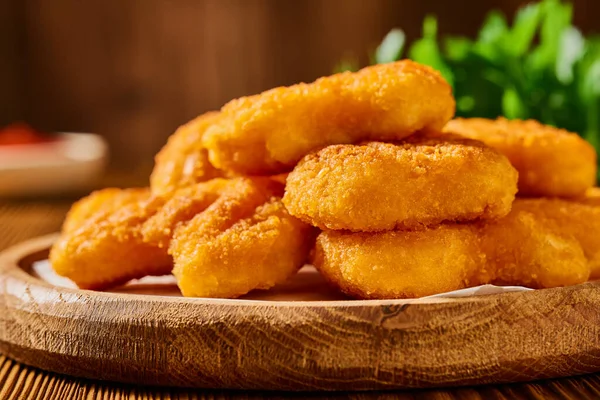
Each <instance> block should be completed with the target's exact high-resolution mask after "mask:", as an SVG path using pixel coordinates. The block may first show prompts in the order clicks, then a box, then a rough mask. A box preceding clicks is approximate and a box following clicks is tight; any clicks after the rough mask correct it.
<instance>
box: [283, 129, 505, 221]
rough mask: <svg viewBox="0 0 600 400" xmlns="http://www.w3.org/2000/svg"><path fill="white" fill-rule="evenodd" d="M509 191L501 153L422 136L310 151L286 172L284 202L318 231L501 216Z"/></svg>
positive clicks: (464, 141)
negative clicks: (293, 167) (398, 141)
mask: <svg viewBox="0 0 600 400" xmlns="http://www.w3.org/2000/svg"><path fill="white" fill-rule="evenodd" d="M516 191H517V172H516V171H515V169H514V168H513V167H512V166H511V165H510V162H509V161H508V160H507V158H506V157H504V156H503V155H502V154H500V153H498V152H497V151H496V150H494V149H491V148H489V147H487V146H485V145H484V144H483V143H481V142H477V141H474V140H469V139H462V138H459V137H453V136H452V135H447V134H434V133H429V134H418V135H413V136H411V137H410V138H408V140H406V141H404V142H401V143H397V144H392V143H381V142H368V143H366V144H362V145H335V146H329V147H326V148H324V149H322V150H321V151H319V152H317V153H314V154H310V155H308V156H306V157H305V158H304V159H303V160H302V161H301V162H300V163H299V164H298V165H297V166H296V168H295V169H294V170H293V171H292V172H291V173H290V175H289V176H288V179H287V185H286V192H285V196H284V198H283V202H284V204H285V205H286V207H287V209H288V210H289V211H290V213H291V214H292V215H294V216H296V217H298V218H300V219H301V220H303V221H305V222H308V223H310V224H312V225H314V226H318V227H319V228H322V229H347V230H350V231H355V232H357V231H362V232H376V231H384V230H391V229H404V228H414V227H418V226H431V225H435V224H439V223H440V222H442V221H469V220H475V219H489V218H499V217H503V216H505V215H506V214H508V212H509V211H510V207H511V204H512V202H513V200H514V198H515V193H516Z"/></svg>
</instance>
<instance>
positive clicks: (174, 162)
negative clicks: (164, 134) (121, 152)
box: [150, 112, 225, 195]
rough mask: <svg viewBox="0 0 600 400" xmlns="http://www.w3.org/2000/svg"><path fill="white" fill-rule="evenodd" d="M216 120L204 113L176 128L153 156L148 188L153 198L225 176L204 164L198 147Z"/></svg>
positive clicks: (204, 154) (215, 114)
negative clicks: (153, 160)
mask: <svg viewBox="0 0 600 400" xmlns="http://www.w3.org/2000/svg"><path fill="white" fill-rule="evenodd" d="M218 118H219V113H218V112H208V113H206V114H203V115H201V116H199V117H197V118H195V119H194V120H192V121H190V122H188V123H187V124H185V125H182V126H180V127H179V128H178V129H177V130H176V131H175V133H174V134H173V135H171V137H170V138H169V140H168V142H167V144H166V145H165V146H164V147H163V148H162V149H161V150H160V152H159V153H158V154H157V155H156V157H155V166H154V170H153V171H152V175H151V176H150V187H151V188H152V193H153V194H155V195H166V194H168V193H171V192H173V191H174V190H175V189H178V188H180V187H185V186H189V185H193V184H195V183H198V182H204V181H207V180H210V179H213V178H220V177H223V176H225V173H224V171H221V170H219V169H217V168H215V167H213V166H212V164H211V163H210V162H209V161H208V151H207V150H206V149H205V148H204V146H203V145H202V137H203V136H204V133H205V132H206V130H207V129H208V128H209V127H210V126H212V125H213V124H214V123H215V122H216V121H217V120H218Z"/></svg>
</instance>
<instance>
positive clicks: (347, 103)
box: [203, 60, 455, 175]
mask: <svg viewBox="0 0 600 400" xmlns="http://www.w3.org/2000/svg"><path fill="white" fill-rule="evenodd" d="M454 108H455V103H454V98H453V96H452V89H451V87H450V85H448V83H447V82H446V81H445V80H444V79H443V78H442V76H441V75H440V74H439V73H438V72H437V71H435V70H433V69H432V68H429V67H427V66H424V65H421V64H417V63H415V62H413V61H410V60H404V61H398V62H395V63H390V64H382V65H375V66H371V67H367V68H364V69H362V70H360V71H358V72H356V73H350V72H344V73H341V74H336V75H332V76H329V77H324V78H320V79H318V80H316V81H315V82H313V83H310V84H305V83H300V84H297V85H294V86H290V87H281V88H275V89H272V90H269V91H266V92H264V93H261V94H259V95H255V96H251V97H243V98H240V99H236V100H233V101H231V102H229V103H228V104H226V105H225V106H224V107H223V108H222V109H221V118H220V119H219V121H218V123H216V124H215V125H213V126H211V127H210V128H209V129H208V130H207V131H206V134H205V135H204V139H203V145H204V146H206V148H207V149H208V151H209V158H210V161H211V163H212V164H213V165H215V166H216V167H217V168H220V169H223V170H232V171H235V172H238V173H241V174H250V175H271V174H275V173H278V172H284V171H289V170H290V169H291V168H293V166H294V165H295V164H296V163H297V162H298V160H300V159H301V158H302V157H303V156H304V155H306V154H307V153H308V152H310V151H312V150H315V149H318V148H320V147H323V146H326V145H330V144H340V143H356V142H360V141H363V140H382V141H387V140H398V139H402V138H404V137H406V136H408V135H410V134H412V133H414V132H415V131H419V130H423V129H433V130H436V129H441V128H442V127H443V126H444V124H445V123H446V122H447V121H448V120H449V119H450V118H452V116H453V115H454Z"/></svg>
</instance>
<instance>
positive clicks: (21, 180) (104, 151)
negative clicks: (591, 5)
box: [0, 133, 108, 197]
mask: <svg viewBox="0 0 600 400" xmlns="http://www.w3.org/2000/svg"><path fill="white" fill-rule="evenodd" d="M107 155H108V146H107V145H106V143H105V141H104V140H103V139H102V138H101V137H100V136H98V135H93V134H89V133H59V134H58V137H57V139H56V140H54V141H51V142H44V143H36V144H24V145H10V146H0V197H17V196H18V197H21V196H40V195H52V194H69V193H75V192H78V191H85V190H90V189H92V188H93V187H94V186H95V184H96V183H97V178H98V177H99V176H100V174H101V173H102V171H103V170H104V167H105V165H106V161H107Z"/></svg>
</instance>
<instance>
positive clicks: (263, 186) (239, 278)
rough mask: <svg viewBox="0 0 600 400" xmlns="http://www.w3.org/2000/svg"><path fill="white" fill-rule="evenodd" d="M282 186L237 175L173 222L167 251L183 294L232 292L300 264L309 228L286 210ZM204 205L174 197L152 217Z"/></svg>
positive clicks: (270, 280) (278, 277) (169, 217)
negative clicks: (210, 200)
mask: <svg viewBox="0 0 600 400" xmlns="http://www.w3.org/2000/svg"><path fill="white" fill-rule="evenodd" d="M201 185H202V184H201ZM282 190H283V187H282V186H281V185H280V184H279V183H277V182H275V181H273V180H270V179H267V178H263V179H260V178H252V179H251V178H237V179H234V180H233V182H232V184H230V185H228V186H227V187H224V188H222V190H221V191H220V193H219V197H218V198H217V199H216V200H215V201H214V202H213V203H212V204H210V205H208V206H207V207H206V208H205V209H204V210H202V211H200V212H198V213H196V214H195V215H193V216H192V217H191V218H189V220H188V221H187V222H183V223H179V224H175V225H176V227H175V229H174V233H173V235H172V240H171V241H170V244H169V253H170V254H171V255H173V258H174V263H175V268H174V270H173V273H174V274H175V277H176V278H177V283H178V285H179V288H180V289H181V292H182V293H183V295H184V296H199V297H228V298H231V297H238V296H241V295H243V294H245V293H248V292H249V291H251V290H254V289H268V288H270V287H272V286H274V285H275V284H277V283H281V282H283V281H285V280H286V279H287V278H289V277H290V276H292V275H293V274H295V273H296V272H297V271H298V269H299V268H300V267H301V266H302V265H304V263H305V261H306V258H307V255H308V252H309V250H310V248H311V246H312V243H313V240H312V239H313V233H312V231H313V229H312V228H311V227H310V226H308V225H306V224H304V223H303V222H301V221H299V220H298V219H296V218H294V217H292V216H290V215H289V214H288V212H287V210H286V209H285V207H284V206H283V204H282V203H281V197H280V196H281V192H282ZM201 203H203V202H201ZM205 204H206V203H203V204H189V203H188V204H186V203H185V202H180V201H178V200H177V198H176V197H175V198H173V199H172V200H171V201H170V202H169V203H167V204H166V205H165V207H164V208H163V212H161V215H157V216H156V220H157V221H173V220H182V219H185V218H188V217H189V216H191V215H192V214H193V213H190V212H189V210H192V209H196V208H198V209H201V208H203V207H204V206H205ZM183 215H185V217H183V218H182V217H181V216H183ZM174 216H177V217H174ZM158 225H163V226H173V225H174V224H173V223H171V222H169V223H159V224H158Z"/></svg>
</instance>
